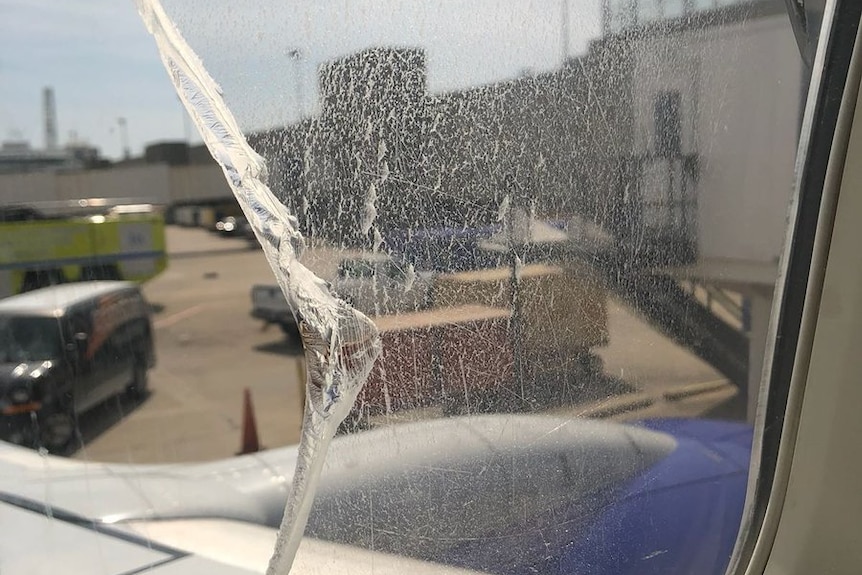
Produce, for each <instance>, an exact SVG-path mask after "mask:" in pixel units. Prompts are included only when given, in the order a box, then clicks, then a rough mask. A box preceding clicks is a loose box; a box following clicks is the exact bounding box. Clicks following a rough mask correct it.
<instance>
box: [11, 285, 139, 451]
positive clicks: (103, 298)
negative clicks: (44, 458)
mask: <svg viewBox="0 0 862 575" xmlns="http://www.w3.org/2000/svg"><path fill="white" fill-rule="evenodd" d="M154 365H155V348H154V344H153V329H152V324H151V321H150V311H149V306H148V304H147V302H146V301H145V300H144V297H143V295H142V294H141V291H140V289H139V288H138V286H136V285H135V284H133V283H130V282H117V281H96V282H80V283H73V284H65V285H61V286H53V287H48V288H43V289H39V290H35V291H32V292H29V293H26V294H22V295H17V296H12V297H9V298H6V299H5V300H2V301H0V435H2V436H3V437H4V438H6V439H7V440H9V441H12V442H13V443H21V444H25V445H35V446H40V447H45V448H46V449H49V450H51V451H62V450H63V449H64V448H65V447H66V446H67V445H68V444H69V442H70V441H71V440H72V439H73V437H74V435H75V425H76V421H75V418H76V416H77V415H78V414H80V413H83V412H85V411H88V410H90V409H92V408H93V407H95V406H97V405H99V404H100V403H102V402H103V401H105V400H106V399H108V398H109V397H112V396H114V395H117V394H120V393H123V392H129V393H132V394H136V395H138V396H143V395H144V394H145V393H146V391H147V372H148V370H149V369H150V368H152V367H153V366H154Z"/></svg>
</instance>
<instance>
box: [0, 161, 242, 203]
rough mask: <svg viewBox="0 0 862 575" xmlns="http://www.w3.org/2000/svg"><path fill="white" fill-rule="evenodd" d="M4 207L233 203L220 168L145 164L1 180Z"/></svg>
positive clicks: (7, 176)
mask: <svg viewBox="0 0 862 575" xmlns="http://www.w3.org/2000/svg"><path fill="white" fill-rule="evenodd" d="M0 197H2V198H3V201H4V203H10V204H11V203H30V204H38V203H41V202H58V201H60V202H63V201H70V200H79V199H82V198H108V199H117V200H123V201H134V202H147V203H155V204H163V205H171V204H175V203H190V202H194V201H197V200H217V199H230V198H232V197H233V193H232V192H231V190H230V188H229V186H228V185H227V182H226V181H225V178H224V175H223V174H222V171H221V168H219V167H218V166H217V165H216V164H215V163H210V164H204V165H187V166H168V165H167V164H144V165H139V166H128V167H115V168H111V169H100V170H82V171H74V172H40V173H25V174H0Z"/></svg>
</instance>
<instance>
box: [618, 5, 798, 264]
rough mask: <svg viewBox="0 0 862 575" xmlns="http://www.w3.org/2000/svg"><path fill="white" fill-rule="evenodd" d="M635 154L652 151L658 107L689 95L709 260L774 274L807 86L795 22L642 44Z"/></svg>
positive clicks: (685, 149)
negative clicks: (673, 94) (664, 99)
mask: <svg viewBox="0 0 862 575" xmlns="http://www.w3.org/2000/svg"><path fill="white" fill-rule="evenodd" d="M634 54H636V62H635V70H634V74H633V84H632V93H633V104H634V114H635V126H636V127H635V133H634V146H635V149H634V152H635V153H648V152H650V151H654V145H655V144H654V140H653V136H654V134H655V125H654V117H655V114H654V102H655V98H656V95H657V94H658V93H660V92H662V91H669V90H672V91H678V92H679V93H680V95H681V104H682V108H681V117H682V129H681V148H682V150H681V151H682V153H683V154H693V155H695V156H696V158H697V163H698V172H699V174H698V178H697V183H696V191H695V201H696V205H697V216H698V217H697V223H696V225H697V230H696V236H697V239H698V242H697V244H698V245H697V248H698V253H699V257H700V259H701V260H745V261H746V262H751V263H756V264H763V265H769V266H774V264H775V262H776V260H777V258H778V255H779V253H780V251H781V246H782V243H783V239H784V233H785V227H786V216H787V209H788V206H789V204H790V196H791V192H792V187H793V177H794V161H795V155H796V147H797V132H798V129H799V118H800V114H801V112H800V109H801V104H802V102H801V94H802V85H803V75H802V73H803V72H802V65H801V61H800V58H799V53H798V49H797V47H796V42H795V40H794V37H793V33H792V31H791V28H790V24H789V21H788V19H787V16H786V15H784V14H779V13H776V14H774V15H771V16H767V17H759V18H757V19H753V20H748V21H742V22H736V23H725V24H721V25H714V26H704V27H697V26H692V27H690V28H688V29H686V30H683V31H680V32H677V33H671V34H667V35H661V36H657V35H656V36H647V37H644V38H642V39H639V40H637V47H636V48H635V49H634Z"/></svg>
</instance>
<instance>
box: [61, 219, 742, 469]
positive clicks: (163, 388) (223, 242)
mask: <svg viewBox="0 0 862 575" xmlns="http://www.w3.org/2000/svg"><path fill="white" fill-rule="evenodd" d="M167 238H168V250H169V256H170V262H169V268H168V270H167V271H166V272H164V273H163V274H162V275H160V276H159V277H157V278H155V279H153V280H151V281H150V282H148V283H147V284H146V285H145V286H144V293H145V295H146V297H147V299H148V300H149V302H150V304H151V305H152V307H153V310H154V314H153V325H154V328H155V337H156V349H157V352H156V353H157V361H158V363H157V366H156V367H155V368H154V369H153V370H151V372H150V394H149V395H148V397H146V398H145V399H144V400H142V401H138V402H135V401H132V400H131V399H127V398H118V399H117V400H112V401H109V402H107V403H106V404H105V405H103V406H102V407H100V408H97V409H96V410H94V411H92V412H90V413H88V414H84V415H82V416H81V418H80V428H81V439H82V442H83V447H81V449H79V450H78V451H77V452H76V453H74V454H73V457H76V458H81V459H88V460H93V461H111V462H129V463H160V462H182V461H203V460H211V459H218V458H224V457H230V456H232V455H234V454H235V453H236V452H237V451H238V450H239V448H240V436H241V427H242V409H243V393H244V390H245V389H248V390H249V391H250V394H251V398H252V402H253V406H254V410H255V416H256V421H257V426H258V437H259V439H260V442H261V444H262V446H263V447H264V448H272V447H279V446H284V445H290V444H294V443H296V442H297V441H298V438H299V432H300V426H301V406H302V403H301V399H302V393H303V392H302V385H303V384H304V382H303V375H302V374H303V359H302V355H301V350H300V347H299V345H298V343H297V342H291V341H288V340H287V339H286V338H285V336H284V335H283V334H282V332H281V331H280V330H279V329H278V328H275V327H273V328H270V329H264V328H263V326H262V325H261V322H260V321H259V320H255V319H253V318H252V317H250V315H249V312H250V311H251V300H250V291H251V287H252V285H254V284H256V283H274V277H273V274H272V272H271V270H270V269H269V266H268V263H267V262H266V259H265V257H264V255H263V253H262V251H261V250H260V248H259V247H257V246H256V245H253V244H249V243H248V242H247V241H246V240H244V239H240V238H223V237H218V236H216V235H213V234H211V233H209V232H207V231H205V230H201V229H191V228H180V227H176V226H169V227H168V228H167ZM342 254H343V252H340V251H338V250H334V249H331V248H326V247H315V248H312V249H310V250H309V251H308V253H307V255H306V257H305V258H304V260H303V263H305V264H306V265H307V266H308V267H309V268H311V269H312V270H313V271H314V272H315V273H317V274H318V275H320V276H321V277H322V278H324V279H327V280H331V279H332V278H333V277H334V274H335V272H336V269H337V265H338V260H339V256H340V255H342ZM608 313H609V332H610V342H609V344H608V345H607V346H605V347H602V348H599V349H596V350H594V351H595V352H596V353H597V354H598V355H599V356H600V357H601V358H602V360H603V362H604V374H605V375H606V376H607V377H608V378H609V379H612V380H614V381H619V382H623V383H624V384H625V385H624V386H622V387H619V386H618V389H623V390H624V391H625V392H623V393H619V392H618V391H617V392H614V393H609V394H608V395H607V396H606V397H600V398H599V399H595V398H592V399H590V400H588V401H583V402H580V401H576V402H574V403H573V404H569V405H563V406H555V407H551V408H549V409H547V410H546V411H547V412H549V413H554V414H556V415H567V416H571V417H594V418H612V419H615V420H621V421H626V420H636V419H642V418H650V417H700V416H718V417H729V418H737V419H738V418H740V416H741V413H740V409H739V405H738V404H739V403H740V402H739V401H738V399H737V398H736V395H737V394H736V389H735V388H734V387H733V386H732V385H731V384H729V383H728V382H727V381H726V380H725V379H724V378H723V377H722V376H721V375H720V374H718V373H716V371H715V370H714V369H712V368H711V367H710V366H709V365H707V364H705V363H704V362H702V361H701V360H700V359H698V358H697V357H695V356H693V355H692V354H691V353H690V352H688V351H687V350H686V349H684V348H682V347H680V346H679V345H677V344H675V343H674V342H672V341H670V340H669V339H667V338H666V337H664V336H663V335H661V334H660V333H658V332H656V331H655V330H654V329H653V328H652V327H650V326H649V324H647V323H646V322H645V321H644V320H643V319H641V318H639V317H638V316H637V314H635V313H633V312H632V311H631V310H629V309H627V308H626V307H625V306H624V305H622V304H621V303H619V302H617V301H616V300H614V299H610V300H609V307H608ZM440 416H442V410H440V409H438V408H436V407H435V406H431V407H430V408H428V407H423V408H421V409H415V410H410V411H406V412H399V413H393V414H388V415H384V416H382V417H377V418H375V419H374V421H373V423H374V424H377V425H379V424H397V423H399V422H403V421H413V420H419V419H425V418H428V417H440Z"/></svg>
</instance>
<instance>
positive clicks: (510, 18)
mask: <svg viewBox="0 0 862 575" xmlns="http://www.w3.org/2000/svg"><path fill="white" fill-rule="evenodd" d="M163 1H164V5H165V8H166V9H167V11H168V13H169V14H170V15H171V17H172V18H174V20H175V21H176V22H177V24H178V26H179V27H180V30H181V31H182V33H183V34H184V36H185V37H186V39H187V40H188V41H189V43H190V44H191V46H192V48H194V49H195V51H196V52H197V53H198V54H199V55H200V56H201V58H202V59H203V62H204V64H205V66H206V67H207V69H208V70H209V72H210V73H211V74H212V75H213V77H214V78H215V80H216V81H217V82H219V84H220V85H221V87H222V89H223V91H224V95H225V99H226V101H227V103H228V105H229V107H231V109H232V111H233V112H234V114H235V115H236V116H237V119H238V120H239V122H240V125H241V126H242V127H243V128H244V129H260V128H266V127H272V126H277V125H284V124H285V123H289V122H292V121H295V120H297V119H298V118H299V117H300V116H302V115H308V114H312V113H314V110H315V107H316V85H317V80H316V74H317V69H318V66H319V65H320V64H321V63H323V62H326V61H329V60H332V59H334V58H338V57H341V56H345V55H347V54H350V53H353V52H356V51H358V50H361V49H363V48H367V47H369V46H409V47H421V48H423V49H425V51H426V56H427V62H428V88H429V90H430V91H431V92H442V91H449V90H457V89H459V88H464V87H467V86H474V85H479V84H487V83H491V82H494V81H499V80H505V79H508V78H512V77H516V76H519V75H521V74H524V73H529V72H541V71H545V70H549V69H553V68H555V67H557V66H559V65H560V63H561V61H562V57H563V32H562V31H563V30H564V26H563V14H564V13H565V12H564V9H563V0H427V1H423V2H420V1H417V0H338V1H335V0H292V1H286V0H163ZM568 2H569V4H568V15H569V18H568V22H569V26H568V30H569V54H570V55H576V54H578V53H581V52H583V51H584V50H585V48H586V45H587V42H588V40H589V39H590V38H592V37H595V36H596V35H597V34H598V31H599V9H598V0H568ZM291 55H293V57H291ZM45 86H52V87H53V88H54V92H55V99H56V104H57V118H58V134H59V141H60V143H61V144H66V143H67V142H69V141H70V140H72V139H77V140H79V141H86V142H88V143H90V144H92V145H95V146H97V147H98V148H100V150H101V152H102V154H103V155H105V156H107V157H112V158H117V157H119V156H120V155H121V153H122V148H121V139H120V138H121V136H120V131H119V129H118V124H119V122H118V119H119V118H123V119H125V122H126V125H127V126H128V136H129V141H130V145H131V148H132V152H133V153H135V154H137V153H140V152H141V151H142V150H143V147H144V146H145V145H146V144H148V143H152V142H154V141H164V140H178V139H184V138H185V137H186V135H187V134H190V135H192V139H193V140H197V141H199V138H198V137H197V135H196V133H195V132H194V129H193V128H192V127H191V126H190V125H189V121H188V119H187V117H186V115H185V112H184V110H183V108H182V106H181V104H180V102H179V100H178V99H177V97H176V95H175V93H174V91H173V88H172V87H171V85H170V82H169V80H168V76H167V74H166V73H165V70H164V68H163V67H162V64H161V62H160V60H159V57H158V52H157V50H156V48H155V43H154V42H153V40H152V39H151V38H150V36H149V34H148V33H147V31H146V30H145V28H144V26H143V24H142V22H141V21H140V19H139V17H138V15H137V11H136V7H135V3H134V1H133V0H62V1H61V2H59V1H57V0H0V140H10V139H25V140H28V141H29V142H30V143H31V145H33V146H34V147H42V146H43V145H44V137H43V127H42V126H43V119H42V118H43V115H42V89H43V88H44V87H45Z"/></svg>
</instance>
